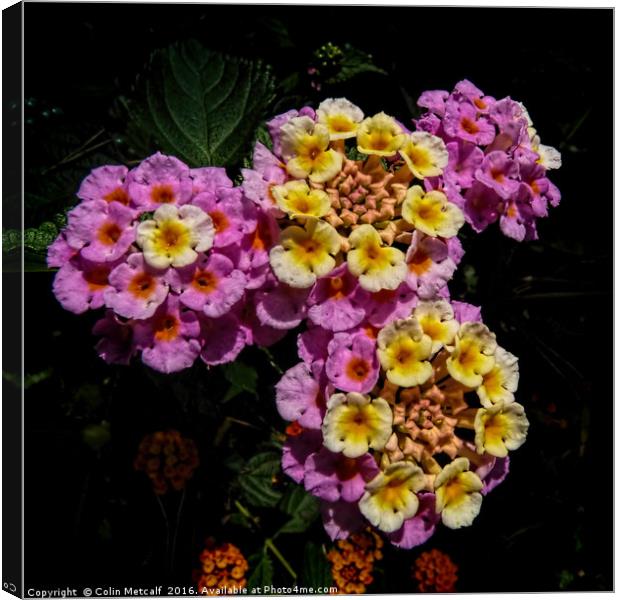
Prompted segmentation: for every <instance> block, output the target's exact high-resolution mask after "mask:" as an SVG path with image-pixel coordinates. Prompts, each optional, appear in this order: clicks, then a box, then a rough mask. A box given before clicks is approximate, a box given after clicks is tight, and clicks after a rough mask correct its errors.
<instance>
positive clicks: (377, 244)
mask: <svg viewBox="0 0 620 600" xmlns="http://www.w3.org/2000/svg"><path fill="white" fill-rule="evenodd" d="M349 243H350V244H351V248H352V249H351V250H349V252H348V254H347V264H348V265H349V271H351V273H353V275H355V276H356V277H358V278H359V282H360V285H361V286H362V287H363V288H364V289H365V290H368V291H369V292H378V291H379V290H395V289H396V288H397V287H398V286H399V285H400V284H401V283H402V282H403V281H404V280H405V277H406V275H407V265H406V264H405V255H404V254H403V253H402V252H401V251H400V250H398V249H397V248H389V247H383V246H382V245H381V237H380V236H379V234H378V233H377V230H376V229H375V228H374V227H373V226H372V225H360V226H359V227H357V228H356V229H354V230H353V232H352V233H351V235H350V236H349Z"/></svg>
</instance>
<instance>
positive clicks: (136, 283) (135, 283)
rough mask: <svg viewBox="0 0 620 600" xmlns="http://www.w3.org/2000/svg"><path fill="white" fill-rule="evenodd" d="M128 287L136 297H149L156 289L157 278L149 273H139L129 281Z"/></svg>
mask: <svg viewBox="0 0 620 600" xmlns="http://www.w3.org/2000/svg"><path fill="white" fill-rule="evenodd" d="M128 289H129V292H130V293H131V294H132V295H133V296H135V297H136V298H148V297H149V296H150V295H151V294H152V293H153V292H154V291H155V278H154V277H153V276H152V275H149V273H138V274H137V275H135V276H134V277H133V279H132V280H131V281H130V282H129V286H128Z"/></svg>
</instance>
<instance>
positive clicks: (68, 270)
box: [52, 256, 117, 314]
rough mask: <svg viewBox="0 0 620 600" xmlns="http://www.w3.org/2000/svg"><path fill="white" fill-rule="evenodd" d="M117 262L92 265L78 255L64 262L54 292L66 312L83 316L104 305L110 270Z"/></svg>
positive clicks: (58, 273) (53, 287)
mask: <svg viewBox="0 0 620 600" xmlns="http://www.w3.org/2000/svg"><path fill="white" fill-rule="evenodd" d="M116 264H117V263H106V264H100V263H92V262H90V261H88V260H85V259H83V258H81V257H79V256H76V257H75V258H72V259H71V260H70V261H69V262H67V263H65V264H64V265H63V266H62V267H60V270H59V271H58V272H57V273H56V276H55V277H54V283H53V285H52V290H53V292H54V295H55V296H56V299H57V300H58V302H60V304H61V305H62V307H63V308H64V309H65V310H68V311H70V312H72V313H76V314H81V313H83V312H86V311H87V310H91V309H96V308H101V307H102V306H103V305H104V293H105V291H106V290H109V289H110V282H109V279H108V278H109V276H110V271H111V270H112V269H113V268H114V267H115V266H116Z"/></svg>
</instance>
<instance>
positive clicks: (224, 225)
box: [209, 210, 230, 233]
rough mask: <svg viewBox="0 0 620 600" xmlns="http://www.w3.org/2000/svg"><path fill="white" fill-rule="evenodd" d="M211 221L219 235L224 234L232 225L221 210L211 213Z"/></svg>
mask: <svg viewBox="0 0 620 600" xmlns="http://www.w3.org/2000/svg"><path fill="white" fill-rule="evenodd" d="M209 216H210V217H211V220H212V221H213V226H214V227H215V231H216V232H217V233H222V232H223V231H226V230H227V229H228V227H229V225H230V221H229V220H228V217H227V216H226V215H225V214H224V213H223V212H222V211H221V210H214V211H213V212H210V213H209Z"/></svg>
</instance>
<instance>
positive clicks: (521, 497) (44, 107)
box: [4, 3, 613, 592]
mask: <svg viewBox="0 0 620 600" xmlns="http://www.w3.org/2000/svg"><path fill="white" fill-rule="evenodd" d="M188 38H196V39H198V40H200V41H201V42H203V43H204V44H205V45H206V46H207V47H209V48H213V49H216V50H223V51H226V52H228V53H230V54H232V55H235V56H246V57H251V58H256V57H260V58H262V59H263V60H264V61H266V62H268V63H270V64H271V65H272V66H273V69H274V74H275V76H276V80H278V81H282V80H284V79H285V78H286V77H288V76H290V75H291V73H294V72H297V73H299V75H300V77H299V80H298V83H297V85H296V87H295V91H294V93H295V94H297V95H298V98H297V104H295V103H291V104H290V105H277V101H276V103H274V106H273V109H274V111H275V110H281V109H282V110H283V109H288V108H292V107H294V106H299V105H301V104H303V102H304V101H313V102H315V101H317V100H320V99H321V98H322V97H326V96H329V95H346V96H347V97H348V98H349V99H350V100H352V101H353V102H355V103H357V104H358V105H360V106H361V107H362V108H363V110H364V112H365V113H366V114H373V113H374V112H375V111H378V110H385V111H386V112H388V113H389V114H393V115H395V116H397V117H398V118H400V119H401V120H402V121H403V122H407V120H408V118H409V117H410V116H412V103H415V99H416V98H417V97H418V95H419V94H420V92H422V91H423V90H425V89H434V88H441V89H448V90H450V89H452V87H453V86H454V84H455V83H456V82H457V81H459V80H460V79H463V78H468V79H470V80H472V81H473V82H474V83H475V84H476V85H477V86H478V87H480V88H482V89H483V90H484V91H485V93H488V94H490V95H493V96H495V97H496V98H501V97H503V96H506V95H510V96H511V97H513V98H515V99H517V100H520V101H522V102H524V103H525V105H526V106H527V107H528V110H529V112H530V114H531V116H532V118H533V120H534V123H535V125H536V127H537V129H538V130H539V133H540V134H541V137H542V141H543V143H546V144H549V145H553V146H555V147H557V148H559V149H560V150H561V151H562V155H563V167H562V169H560V170H559V171H558V172H553V173H551V179H552V180H553V181H554V182H555V183H556V184H557V185H558V186H559V188H560V190H561V191H562V195H563V199H562V203H561V205H560V207H559V208H557V209H554V210H552V211H551V214H550V217H549V218H548V219H546V220H544V221H543V222H540V227H539V233H540V238H541V240H540V241H538V242H530V243H522V244H517V243H515V242H513V241H512V240H509V239H507V238H505V237H503V236H502V235H501V234H500V233H499V230H498V227H497V225H494V226H491V227H490V228H489V230H488V231H486V232H484V233H483V234H482V235H478V236H477V235H474V234H473V233H472V232H471V230H469V229H468V228H467V229H468V231H466V232H465V237H464V244H465V247H466V250H467V253H466V255H465V258H464V260H463V263H462V264H461V267H460V268H459V271H458V274H457V276H456V278H455V281H454V282H453V283H452V284H451V286H450V287H451V290H452V291H453V296H454V297H455V298H461V299H466V300H468V301H470V302H472V303H476V304H480V305H482V307H483V316H484V319H485V322H486V323H487V324H488V325H489V327H490V328H491V329H492V330H494V331H496V332H497V335H498V340H499V342H500V343H501V345H502V346H504V347H506V348H508V349H509V350H510V351H512V352H513V353H515V354H516V355H518V356H519V357H520V368H521V383H520V389H519V393H518V400H519V401H520V402H521V403H522V404H523V405H524V406H525V408H526V411H527V414H528V417H529V419H530V422H531V428H530V434H529V437H528V440H527V443H526V444H525V445H524V446H523V447H522V448H521V449H519V450H518V451H517V452H515V453H513V454H512V467H511V473H510V475H509V477H508V479H507V480H506V481H505V482H504V483H503V484H502V485H501V486H500V487H499V488H497V490H495V491H494V492H493V493H492V494H491V495H489V496H488V497H487V498H486V499H485V501H484V504H483V509H482V511H481V513H480V516H479V517H478V518H477V519H476V521H475V523H474V525H473V526H472V527H469V528H466V529H463V530H458V531H451V530H447V529H445V528H439V529H438V533H437V534H436V535H435V536H434V537H433V538H432V539H431V540H430V541H429V542H428V543H427V544H426V545H425V546H423V547H422V548H416V549H413V550H411V551H408V552H405V551H399V550H397V549H394V548H390V549H386V559H384V560H383V561H382V562H380V563H379V567H378V569H377V571H376V581H375V583H374V584H373V585H372V586H371V587H370V589H369V591H373V592H390V591H394V592H396V591H398V592H405V591H415V584H414V583H413V581H411V580H410V579H409V568H410V565H411V564H412V562H413V561H414V559H415V558H416V557H417V556H418V555H419V553H420V551H421V550H424V549H430V548H432V547H436V548H439V549H441V550H442V551H444V552H447V553H449V554H450V555H451V557H452V559H453V560H454V561H455V562H456V563H457V564H458V565H459V582H458V584H457V589H458V591H511V592H512V591H537V590H561V589H566V590H609V589H611V588H612V586H613V579H612V531H613V513H612V506H613V504H612V499H613V497H612V479H613V471H612V467H613V465H612V461H613V459H612V453H613V445H612V433H613V425H612V416H613V415H612V398H613V396H612V239H613V238H612V233H613V230H612V227H613V224H612V201H613V200H612V198H613V196H612V193H613V192H612V11H611V10H579V9H455V8H434V9H422V8H402V7H399V8H392V7H320V6H311V7H298V6H295V7H292V6H288V7H285V6H280V7H267V6H265V7H256V6H239V5H238V6H234V7H229V6H197V5H185V6H182V5H176V6H162V5H114V4H106V5H93V4H88V5H86V4H82V5H81V4H71V5H69V4H51V3H50V4H42V3H27V4H26V6H25V96H26V99H27V102H26V111H25V117H26V125H25V127H26V132H25V144H26V146H25V148H26V169H27V178H26V182H25V184H26V192H27V193H28V190H29V188H31V189H36V195H37V196H41V192H40V190H41V189H42V188H44V187H45V177H46V175H45V174H44V173H45V172H46V171H45V169H46V168H49V167H50V166H53V165H55V164H56V162H57V160H58V156H59V155H60V156H61V157H62V156H64V155H65V154H66V150H65V146H66V145H67V144H69V145H70V143H72V141H71V140H79V143H78V144H77V145H75V144H74V146H73V148H74V149H75V148H76V147H79V145H80V144H81V143H83V142H84V141H85V140H86V139H88V137H90V136H91V135H92V132H96V131H98V130H99V129H101V128H103V129H104V130H105V132H106V136H107V137H104V138H103V139H110V140H111V141H110V142H109V143H108V144H107V145H106V146H105V147H104V148H103V149H104V150H105V151H106V152H107V153H108V154H109V155H111V156H112V157H113V158H114V157H117V160H116V162H123V160H125V161H127V162H129V161H130V160H132V159H139V158H140V156H135V149H133V148H131V147H130V146H129V142H128V141H127V140H126V139H124V137H123V130H124V129H123V125H124V124H123V121H122V117H119V113H118V110H117V100H118V98H119V97H120V96H126V95H129V94H130V93H131V86H132V83H133V81H134V79H135V76H136V74H137V73H139V72H140V70H141V69H142V67H143V65H144V64H145V63H146V62H147V60H148V57H149V55H150V53H151V52H152V51H153V50H154V49H156V48H159V47H163V46H165V45H167V44H169V43H172V42H175V41H179V40H184V39H188ZM328 41H331V42H333V43H334V44H337V45H342V44H345V43H347V42H348V43H351V44H353V45H354V46H356V47H358V48H360V49H362V50H365V51H367V52H369V53H371V54H372V56H373V61H374V63H375V64H376V65H377V66H379V67H381V68H383V69H384V70H386V71H387V72H388V75H387V76H383V75H379V74H373V73H368V74H364V75H360V76H358V77H356V78H354V79H352V80H351V81H349V82H347V83H346V84H344V85H340V86H338V85H333V86H330V85H323V89H322V90H321V92H320V93H318V94H316V93H315V92H314V91H313V90H312V89H311V87H310V85H309V83H310V82H309V78H308V77H307V75H306V69H307V67H308V66H309V65H311V64H312V61H313V59H312V53H313V52H314V51H315V50H316V49H317V48H318V47H319V46H321V45H322V44H323V43H325V42H328ZM280 100H281V96H280ZM285 102H286V100H285ZM291 102H292V99H291ZM280 104H283V102H280ZM273 114H275V112H274V113H273ZM68 135H72V136H74V137H73V138H71V140H70V141H67V136H68ZM59 149H62V152H61V151H60V150H59ZM152 150H153V151H155V150H156V149H155V148H153V149H152ZM63 153H64V154H63ZM132 153H133V154H132ZM84 159H85V163H84V165H88V166H79V165H78V166H77V167H76V169H77V170H78V171H79V170H80V169H81V172H79V173H77V176H74V179H73V180H71V181H69V184H70V185H71V186H72V189H77V187H78V185H79V181H80V180H81V178H82V177H84V176H85V175H86V174H87V172H88V167H89V166H95V164H98V162H99V161H100V160H101V157H99V156H98V155H93V156H85V157H84ZM89 161H90V163H89ZM236 166H237V165H231V167H233V168H232V169H231V173H234V172H235V169H234V167H236ZM55 189H56V188H55ZM37 202H38V203H37ZM64 202H65V206H67V205H71V203H73V202H75V199H74V198H72V197H70V196H67V197H66V198H64ZM57 206H58V203H57V200H54V202H51V201H50V202H49V203H47V204H46V203H45V201H41V200H40V198H39V200H38V201H34V200H31V199H30V200H29V198H28V197H27V199H26V225H27V226H36V225H38V224H39V223H40V222H41V221H42V220H43V218H49V215H50V214H52V213H53V212H54V211H55V210H57ZM4 208H5V225H8V223H9V222H10V219H11V216H12V217H13V218H14V219H15V218H17V216H18V214H19V213H18V212H17V209H16V208H15V209H13V212H12V213H11V207H10V206H6V205H5V207H4ZM7 219H8V222H7ZM52 278H53V274H52V273H45V272H33V273H27V274H26V280H25V323H26V335H25V351H26V367H25V370H26V373H27V374H28V375H35V378H34V379H30V380H29V381H30V385H29V387H28V389H27V391H26V424H25V447H26V463H25V464H26V482H25V485H26V488H25V493H26V504H25V518H26V530H25V533H26V536H25V552H26V554H25V559H26V564H25V573H26V587H27V588H28V587H32V586H40V587H44V586H52V585H60V586H66V585H68V586H79V585H89V586H91V587H95V586H96V585H118V584H127V585H159V584H164V583H166V582H174V583H177V584H180V585H189V584H191V583H192V581H191V571H192V568H194V567H196V566H197V562H196V561H197V558H198V555H199V553H200V550H201V548H202V545H203V542H204V539H205V537H206V536H208V535H212V536H214V537H216V538H217V539H218V541H231V542H233V543H235V544H237V545H238V546H239V547H240V548H241V549H242V550H243V552H244V553H245V554H246V556H247V555H250V554H252V553H253V552H255V551H256V539H255V536H254V535H253V534H252V533H250V532H248V530H246V529H244V528H243V527H238V526H235V525H234V524H232V523H230V522H224V523H223V519H224V521H226V516H227V515H230V514H231V513H232V512H234V506H233V505H232V501H233V500H234V499H235V493H236V492H235V487H234V478H235V470H234V464H233V463H235V461H237V462H239V461H245V460H247V459H248V458H250V457H252V456H253V455H254V454H255V453H256V451H257V448H259V447H261V444H266V443H268V435H269V431H270V428H274V427H275V429H279V430H280V431H282V430H283V423H282V422H281V420H280V419H279V417H278V416H277V414H276V412H275V409H274V402H273V387H272V386H273V384H274V383H275V382H276V381H277V379H278V378H279V374H278V373H277V371H276V370H275V369H274V368H273V367H272V366H270V364H269V362H268V360H267V357H266V356H265V354H263V353H262V352H260V351H258V350H254V349H250V350H246V351H244V353H243V354H242V355H241V360H242V361H243V362H244V363H246V364H248V365H251V366H254V367H256V369H257V370H258V373H259V381H258V396H259V397H258V399H255V398H254V397H252V396H251V395H250V394H241V395H239V396H237V397H236V398H235V399H234V400H232V401H230V402H228V403H226V404H222V403H221V402H219V400H221V398H222V395H223V394H224V393H225V392H226V389H227V383H226V382H225V381H224V379H223V377H222V373H221V370H220V369H213V370H211V371H210V372H207V370H206V369H205V368H204V366H203V365H202V364H200V365H195V367H194V368H193V369H190V370H189V371H187V372H184V373H182V374H180V375H177V376H174V377H162V376H158V375H157V374H155V373H153V372H151V371H149V370H148V369H147V368H146V367H143V366H142V365H141V364H140V363H136V364H135V366H134V367H132V368H131V369H126V368H118V367H116V368H113V367H109V366H107V365H105V364H104V363H103V362H102V361H100V360H99V359H98V358H97V356H96V355H95V352H94V350H93V342H94V340H93V337H92V336H91V334H90V328H91V326H92V324H93V322H94V319H95V317H93V316H92V315H83V316H75V315H72V314H70V313H67V312H65V311H63V310H62V309H61V307H60V306H59V305H58V303H57V302H56V300H55V299H54V297H53V295H52V293H51V282H52ZM293 337H294V336H292V335H290V336H289V340H288V341H285V342H283V343H281V344H279V345H278V346H276V347H275V348H274V349H273V353H274V356H275V357H276V362H277V363H278V364H279V365H280V367H281V368H283V369H286V368H288V367H289V366H292V364H294V363H295V362H296V359H295V358H294V340H292V338H293ZM37 374H38V375H39V377H38V379H37V378H36V375H37ZM227 416H232V417H234V418H237V419H240V420H243V421H245V422H248V423H250V424H252V425H254V426H255V427H243V426H240V425H236V424H233V425H232V427H231V428H230V430H228V432H227V433H226V434H225V435H224V437H223V441H221V442H219V441H218V444H215V443H214V441H213V440H214V436H215V434H216V432H217V431H219V430H220V427H221V425H222V422H223V420H224V419H225V417H227ZM102 420H106V421H107V422H109V423H111V436H110V439H109V441H108V442H107V443H106V444H105V445H104V446H103V447H102V448H101V449H100V450H94V449H93V444H92V443H91V444H90V445H88V444H87V443H85V442H84V440H83V430H84V428H85V427H87V426H89V425H94V424H99V423H100V422H101V421H102ZM171 427H175V428H178V429H179V430H181V431H182V432H183V433H184V434H185V435H186V436H188V437H192V438H193V439H195V440H196V442H197V444H198V446H199V449H200V458H201V467H200V469H199V471H198V472H197V473H196V474H195V475H194V478H193V479H192V480H191V482H190V484H189V486H188V490H187V494H186V499H185V504H184V508H183V515H182V520H181V527H180V529H179V540H178V551H177V555H176V559H175V566H174V568H173V570H172V572H171V573H168V572H164V570H163V569H162V556H161V552H162V549H161V540H162V536H163V535H164V534H163V523H162V516H161V513H160V510H159V507H158V505H157V502H156V501H155V498H154V496H153V494H152V492H151V490H150V488H149V486H148V483H147V481H146V479H145V478H143V477H142V476H141V475H140V474H137V473H135V472H134V471H133V469H132V461H133V458H134V456H135V452H136V449H137V445H138V443H139V441H140V439H141V438H142V436H143V435H145V434H147V433H150V432H152V431H154V430H157V429H166V428H171ZM231 465H232V466H231ZM231 481H232V482H233V483H232V484H231ZM282 484H283V485H284V483H282ZM231 485H232V487H231ZM166 502H167V504H166V507H167V510H168V511H169V513H170V514H173V513H174V512H175V510H176V508H177V507H178V497H169V498H167V499H166ZM260 517H261V519H262V523H263V527H264V529H265V530H266V531H269V530H270V529H274V528H275V527H276V526H277V525H278V524H279V521H278V519H280V520H281V519H282V517H281V515H279V514H278V513H276V512H275V511H269V510H266V511H262V512H261V513H260ZM306 539H314V540H315V541H316V542H317V543H326V542H327V541H328V540H327V538H326V536H325V535H324V533H323V532H322V528H321V525H320V524H319V523H318V522H317V523H316V524H315V525H314V526H313V528H312V529H311V530H310V531H309V532H308V533H307V534H302V535H301V536H295V535H289V536H283V537H282V538H280V542H279V546H280V547H281V550H282V551H283V553H284V554H285V555H286V556H287V558H289V560H290V562H291V563H292V564H293V565H296V566H298V567H299V566H300V563H301V561H302V557H301V550H300V548H302V547H303V542H304V541H305V540H306ZM287 577H288V576H287V574H286V572H284V571H282V569H281V568H280V567H279V565H276V573H275V580H276V581H279V582H280V583H282V584H287V583H288V582H290V579H287Z"/></svg>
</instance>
